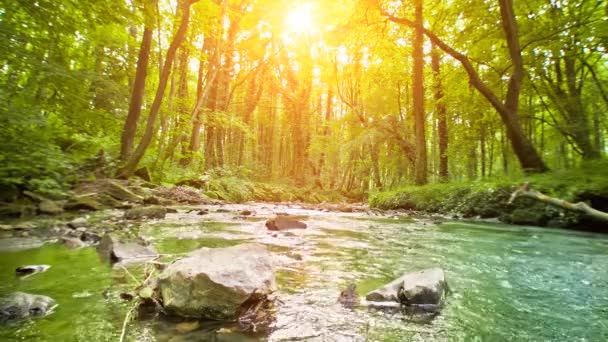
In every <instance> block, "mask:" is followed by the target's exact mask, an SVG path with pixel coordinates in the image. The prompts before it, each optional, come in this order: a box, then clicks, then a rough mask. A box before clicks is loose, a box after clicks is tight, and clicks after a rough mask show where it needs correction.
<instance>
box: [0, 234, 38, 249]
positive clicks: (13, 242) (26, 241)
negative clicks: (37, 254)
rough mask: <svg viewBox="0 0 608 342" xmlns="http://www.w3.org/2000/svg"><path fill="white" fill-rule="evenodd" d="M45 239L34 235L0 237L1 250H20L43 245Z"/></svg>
mask: <svg viewBox="0 0 608 342" xmlns="http://www.w3.org/2000/svg"><path fill="white" fill-rule="evenodd" d="M43 244H44V241H42V240H40V239H38V238H34V237H13V238H6V239H0V252H5V251H19V250H25V249H33V248H38V247H41V246H42V245H43Z"/></svg>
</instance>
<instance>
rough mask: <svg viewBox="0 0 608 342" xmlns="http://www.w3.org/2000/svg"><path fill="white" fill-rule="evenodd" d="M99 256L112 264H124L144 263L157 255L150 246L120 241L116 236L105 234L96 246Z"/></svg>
mask: <svg viewBox="0 0 608 342" xmlns="http://www.w3.org/2000/svg"><path fill="white" fill-rule="evenodd" d="M97 253H98V254H99V256H100V257H101V258H102V259H103V260H105V261H108V262H110V263H111V264H112V265H118V266H124V265H127V264H133V263H144V262H147V261H150V260H153V259H155V258H156V257H158V254H157V253H156V251H154V250H153V249H152V248H151V247H148V246H142V245H140V244H138V243H135V242H120V241H119V240H118V239H117V238H116V237H114V236H112V235H109V234H106V235H104V236H103V237H102V238H101V241H99V245H98V246H97Z"/></svg>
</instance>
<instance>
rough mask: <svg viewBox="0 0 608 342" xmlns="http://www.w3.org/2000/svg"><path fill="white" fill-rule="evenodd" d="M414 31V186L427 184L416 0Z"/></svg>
mask: <svg viewBox="0 0 608 342" xmlns="http://www.w3.org/2000/svg"><path fill="white" fill-rule="evenodd" d="M415 6H416V29H415V34H414V46H413V51H412V58H413V60H414V65H413V68H414V70H413V74H414V84H413V87H414V89H413V96H414V128H415V133H416V134H415V135H416V184H418V185H422V184H426V183H427V161H426V136H425V127H424V124H425V113H424V55H423V44H424V34H423V32H422V0H416V2H415Z"/></svg>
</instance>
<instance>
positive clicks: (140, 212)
mask: <svg viewBox="0 0 608 342" xmlns="http://www.w3.org/2000/svg"><path fill="white" fill-rule="evenodd" d="M165 215H167V208H165V207H160V206H151V207H137V208H133V209H129V210H127V211H126V212H125V219H127V220H141V219H143V218H148V219H163V218H165Z"/></svg>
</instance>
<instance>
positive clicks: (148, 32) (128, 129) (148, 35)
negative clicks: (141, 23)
mask: <svg viewBox="0 0 608 342" xmlns="http://www.w3.org/2000/svg"><path fill="white" fill-rule="evenodd" d="M153 2H154V3H155V1H153ZM154 3H150V1H145V2H144V16H145V18H146V19H145V27H144V33H143V36H142V39H141V47H140V48H139V56H138V58H137V69H136V71H135V80H134V81H133V91H132V92H131V102H130V105H129V113H128V115H127V119H126V120H125V125H124V128H123V133H122V138H121V144H120V160H122V161H123V162H126V161H127V160H128V159H129V157H130V155H131V152H132V150H133V142H134V140H135V132H136V131H137V122H138V120H139V116H140V113H141V105H142V103H143V98H144V90H145V86H146V76H147V75H148V60H149V59H150V47H151V46H152V33H153V31H154V28H153V25H154V24H153V20H152V18H151V15H150V11H151V10H152V8H151V7H152V5H154Z"/></svg>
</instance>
